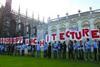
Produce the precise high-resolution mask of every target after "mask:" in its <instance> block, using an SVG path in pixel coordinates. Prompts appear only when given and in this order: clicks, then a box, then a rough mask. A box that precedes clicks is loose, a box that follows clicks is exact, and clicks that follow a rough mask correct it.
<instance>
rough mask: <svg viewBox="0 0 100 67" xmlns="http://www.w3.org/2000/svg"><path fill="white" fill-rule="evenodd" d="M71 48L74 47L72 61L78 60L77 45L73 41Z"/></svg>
mask: <svg viewBox="0 0 100 67" xmlns="http://www.w3.org/2000/svg"><path fill="white" fill-rule="evenodd" d="M73 46H74V55H75V56H74V59H75V60H77V59H78V43H77V41H76V40H74V43H73Z"/></svg>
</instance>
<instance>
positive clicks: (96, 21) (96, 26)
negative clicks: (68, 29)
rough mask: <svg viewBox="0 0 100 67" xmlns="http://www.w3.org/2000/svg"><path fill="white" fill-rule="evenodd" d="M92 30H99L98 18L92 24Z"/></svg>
mask: <svg viewBox="0 0 100 67" xmlns="http://www.w3.org/2000/svg"><path fill="white" fill-rule="evenodd" d="M94 28H95V29H100V18H99V19H96V20H95V22H94Z"/></svg>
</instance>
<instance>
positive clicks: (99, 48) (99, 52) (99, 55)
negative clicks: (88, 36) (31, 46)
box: [98, 40, 100, 61]
mask: <svg viewBox="0 0 100 67" xmlns="http://www.w3.org/2000/svg"><path fill="white" fill-rule="evenodd" d="M98 60H99V61H100V40H98Z"/></svg>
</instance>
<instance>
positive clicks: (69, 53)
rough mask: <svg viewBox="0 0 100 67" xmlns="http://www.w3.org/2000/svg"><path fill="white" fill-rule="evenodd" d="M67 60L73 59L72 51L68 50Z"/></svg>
mask: <svg viewBox="0 0 100 67" xmlns="http://www.w3.org/2000/svg"><path fill="white" fill-rule="evenodd" d="M68 58H69V59H74V56H73V50H72V49H69V51H68Z"/></svg>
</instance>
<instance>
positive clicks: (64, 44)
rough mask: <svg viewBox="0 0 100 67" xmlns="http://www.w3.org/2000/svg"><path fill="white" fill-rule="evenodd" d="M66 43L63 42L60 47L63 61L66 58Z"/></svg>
mask: <svg viewBox="0 0 100 67" xmlns="http://www.w3.org/2000/svg"><path fill="white" fill-rule="evenodd" d="M66 47H67V46H66V42H65V41H64V42H63V45H62V52H63V53H62V55H63V59H65V58H66Z"/></svg>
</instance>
